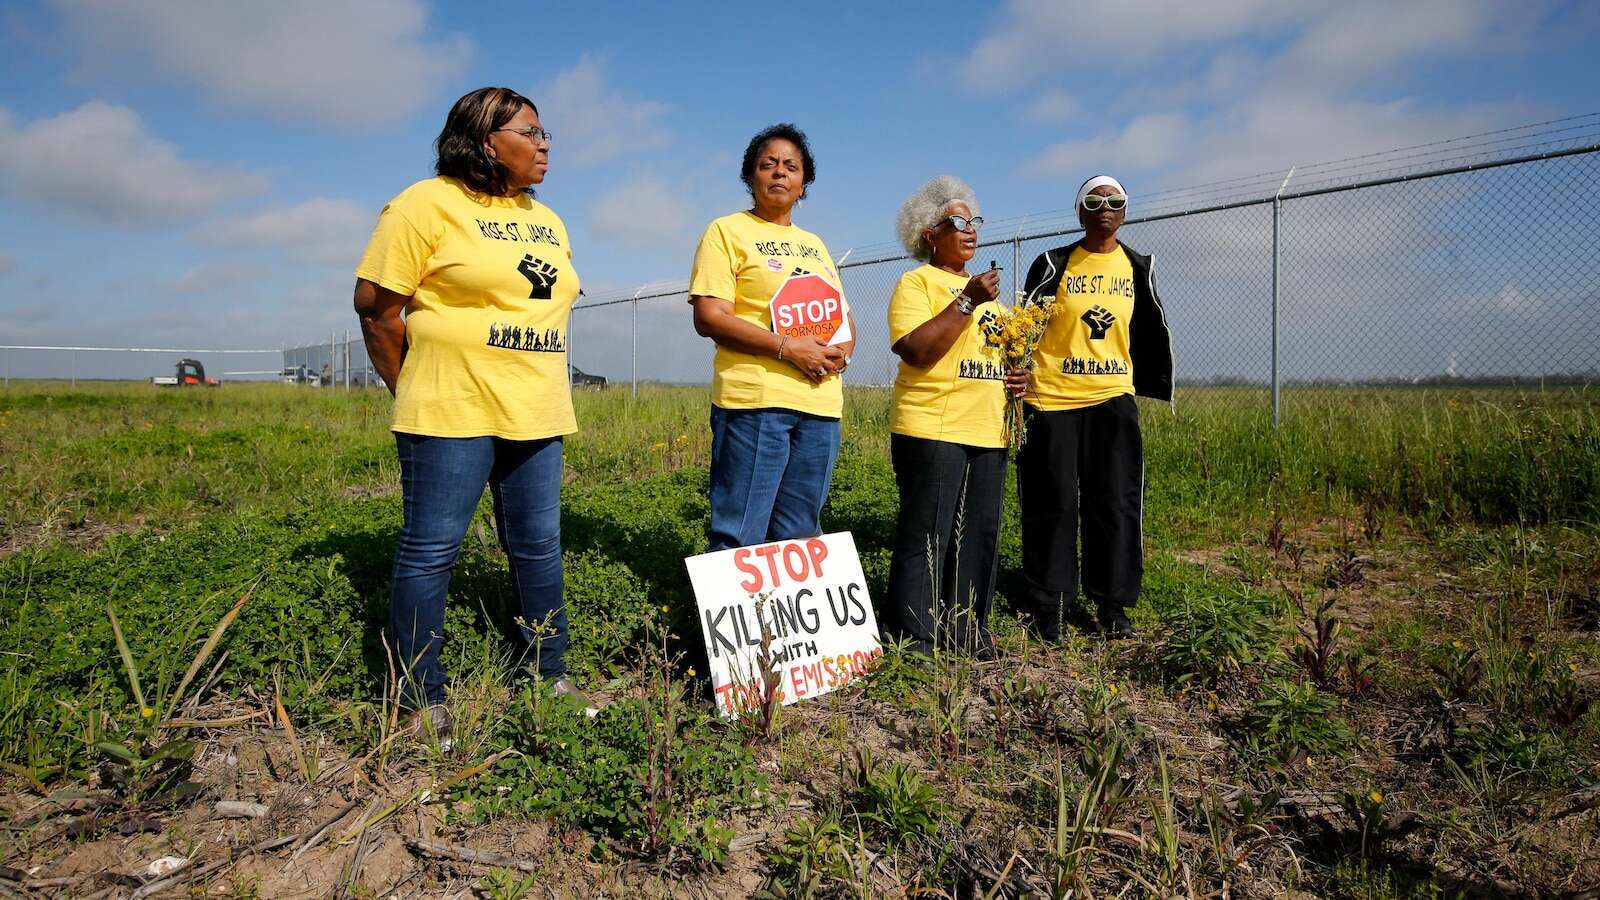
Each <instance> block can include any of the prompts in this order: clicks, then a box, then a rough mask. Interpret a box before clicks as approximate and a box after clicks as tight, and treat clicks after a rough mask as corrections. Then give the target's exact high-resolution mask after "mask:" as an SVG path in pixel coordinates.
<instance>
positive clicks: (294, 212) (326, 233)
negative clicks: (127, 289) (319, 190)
mask: <svg viewBox="0 0 1600 900" xmlns="http://www.w3.org/2000/svg"><path fill="white" fill-rule="evenodd" d="M376 218H377V213H376V212H375V211H374V210H370V209H367V208H365V207H363V206H361V205H359V204H357V203H354V202H352V201H349V200H340V199H333V198H328V197H316V198H313V199H311V200H307V201H305V202H304V203H298V204H296V205H294V206H287V207H282V208H280V209H269V210H267V211H265V212H260V213H256V214H255V215H252V216H244V217H241V218H237V219H224V220H221V221H217V222H211V223H208V224H206V225H204V226H201V227H199V228H196V229H195V230H194V231H193V232H192V233H191V234H192V236H193V237H195V238H198V239H200V240H204V241H208V242H211V243H217V244H227V245H232V246H243V247H281V248H283V249H284V250H285V251H286V252H287V253H288V254H289V255H290V256H292V257H294V258H295V259H298V260H301V261H304V262H313V263H327V264H330V265H337V264H341V263H348V264H349V266H350V267H351V268H354V266H355V263H356V258H357V257H358V256H359V255H360V253H361V246H362V242H363V241H364V240H365V238H366V236H367V234H368V233H369V232H370V231H371V229H372V223H373V221H374V220H375V219H376Z"/></svg>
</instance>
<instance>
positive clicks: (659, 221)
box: [589, 175, 689, 250]
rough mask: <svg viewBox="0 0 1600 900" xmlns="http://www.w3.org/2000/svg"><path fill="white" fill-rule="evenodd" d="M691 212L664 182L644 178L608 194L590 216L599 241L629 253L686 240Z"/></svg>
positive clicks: (601, 197)
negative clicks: (626, 250) (611, 244)
mask: <svg viewBox="0 0 1600 900" xmlns="http://www.w3.org/2000/svg"><path fill="white" fill-rule="evenodd" d="M688 223H689V209H688V206H687V205H686V204H685V203H684V201H683V199H682V198H680V197H679V196H678V195H676V194H674V193H673V192H672V190H671V189H670V188H669V187H668V186H667V183H666V181H665V180H664V179H661V178H658V177H656V176H653V175H645V176H640V177H637V178H632V179H629V180H628V181H625V182H623V183H621V184H619V185H617V186H616V187H614V188H612V189H611V190H609V191H606V192H605V193H604V194H602V195H601V196H600V198H599V199H597V200H596V201H595V203H594V207H593V208H592V209H591V210H590V212H589V228H590V230H591V231H592V232H593V233H594V236H595V237H596V238H599V239H601V240H609V241H614V242H616V243H618V244H620V245H622V246H623V247H626V248H628V249H630V250H636V249H640V248H644V247H661V246H672V245H675V244H679V243H682V242H684V241H685V240H686V238H685V236H686V235H687V234H688Z"/></svg>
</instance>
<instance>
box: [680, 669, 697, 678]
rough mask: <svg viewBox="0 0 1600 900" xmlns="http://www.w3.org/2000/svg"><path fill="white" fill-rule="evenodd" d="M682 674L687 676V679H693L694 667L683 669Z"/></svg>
mask: <svg viewBox="0 0 1600 900" xmlns="http://www.w3.org/2000/svg"><path fill="white" fill-rule="evenodd" d="M683 674H684V675H686V676H688V677H689V678H693V677H694V667H692V666H691V667H689V668H688V669H685V670H684V672H683Z"/></svg>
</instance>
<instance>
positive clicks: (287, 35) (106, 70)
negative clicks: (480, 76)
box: [55, 0, 472, 131]
mask: <svg viewBox="0 0 1600 900" xmlns="http://www.w3.org/2000/svg"><path fill="white" fill-rule="evenodd" d="M55 5H56V8H57V9H58V10H59V11H60V12H61V14H62V17H63V20H64V21H65V23H66V30H67V32H68V33H69V35H70V36H71V37H72V38H73V39H74V40H75V42H76V44H77V46H78V49H79V50H80V51H81V54H82V58H83V63H84V67H85V68H86V69H88V70H89V71H91V72H94V73H96V74H104V75H106V76H107V77H116V78H126V77H127V76H128V75H129V74H132V75H135V76H137V75H142V74H144V73H145V72H155V73H159V74H162V75H165V76H167V77H170V78H174V79H177V80H180V81H183V82H187V83H190V84H192V85H193V86H194V87H195V88H196V89H197V90H199V91H200V92H201V93H202V94H204V95H206V96H208V97H209V98H210V99H211V100H212V101H214V102H216V103H217V104H219V105H222V106H227V107H232V108H239V109H247V110H261V111H264V112H266V113H269V114H271V115H274V116H278V117H281V118H285V119H293V120H299V121H310V122H315V123H318V124H321V125H326V126H331V127H334V128H338V129H341V130H354V131H359V130H362V129H365V128H369V127H371V126H373V125H381V124H384V123H388V122H391V121H394V120H396V119H399V118H401V117H403V116H405V115H406V114H408V113H410V112H411V111H412V110H414V109H416V108H417V107H418V105H420V104H423V103H427V102H430V101H431V100H432V99H433V96H434V94H435V93H436V91H437V90H438V87H439V85H441V84H442V83H446V82H448V81H450V79H451V78H453V77H454V76H455V75H457V74H458V73H460V72H461V71H462V70H463V69H464V68H465V66H466V63H467V61H468V60H469V59H470V57H471V55H472V44H471V42H470V41H469V40H468V39H467V38H466V37H464V36H462V35H460V34H451V35H448V36H445V37H443V38H441V39H438V40H427V39H425V32H426V28H427V20H428V11H427V7H426V5H425V4H424V3H423V2H422V0H278V2H273V3H217V2H213V0H163V2H160V3H137V2H118V0H56V3H55Z"/></svg>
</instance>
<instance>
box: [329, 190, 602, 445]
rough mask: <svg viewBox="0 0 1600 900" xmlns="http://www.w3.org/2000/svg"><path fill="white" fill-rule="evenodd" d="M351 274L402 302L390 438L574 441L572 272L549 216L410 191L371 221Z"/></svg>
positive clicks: (512, 200)
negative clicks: (402, 353)
mask: <svg viewBox="0 0 1600 900" xmlns="http://www.w3.org/2000/svg"><path fill="white" fill-rule="evenodd" d="M356 275H357V277H360V278H365V279H367V280H368V281H374V282H377V283H378V284H380V285H382V286H384V287H386V288H388V289H389V290H391V291H394V292H395V293H397V294H405V295H407V296H409V297H410V298H411V302H409V303H407V304H406V357H405V363H404V365H402V366H401V368H400V379H399V384H397V385H395V404H394V430H395V431H399V432H404V433H406V434H421V435H429V436H433V437H481V436H485V435H493V436H496V437H503V438H508V439H510V440H517V441H529V440H537V439H539V438H547V437H554V436H556V435H561V434H570V433H572V432H573V431H576V430H577V427H578V426H577V420H576V419H575V418H574V417H573V414H572V390H571V387H570V386H569V383H568V380H569V379H568V375H567V316H568V314H569V313H570V312H571V310H572V303H573V301H574V300H576V299H577V296H578V273H577V272H576V271H574V270H573V268H572V245H571V243H570V242H569V241H568V240H567V228H566V226H565V225H563V224H562V222H561V218H560V217H559V216H557V215H556V214H555V213H554V212H552V211H551V210H550V209H549V207H546V206H545V205H544V204H543V203H540V202H539V201H537V200H535V199H533V198H532V197H528V196H526V195H518V196H516V197H491V196H488V195H485V194H478V193H474V192H472V191H470V190H468V189H467V188H466V186H464V185H463V184H462V183H461V182H459V181H457V180H455V179H453V178H430V179H428V180H426V181H419V182H417V183H416V184H413V185H412V186H411V187H408V188H406V189H405V190H404V191H401V192H400V195H399V196H397V197H395V198H394V199H393V200H391V201H389V204H388V205H387V206H385V207H384V208H383V211H382V212H381V213H379V214H378V224H377V226H376V227H374V228H373V230H372V238H371V240H369V241H368V242H367V249H366V252H365V253H363V254H362V256H361V265H360V266H359V267H358V268H357V269H356Z"/></svg>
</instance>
